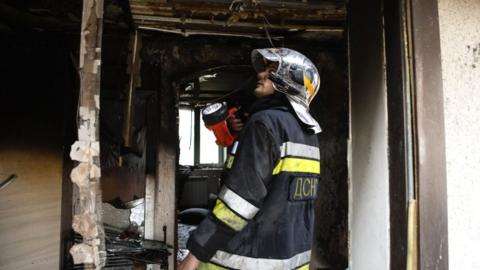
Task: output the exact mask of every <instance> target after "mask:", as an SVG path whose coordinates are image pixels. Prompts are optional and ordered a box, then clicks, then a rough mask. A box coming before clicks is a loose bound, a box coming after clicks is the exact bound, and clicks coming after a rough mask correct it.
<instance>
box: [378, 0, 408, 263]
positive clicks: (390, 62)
mask: <svg viewBox="0 0 480 270" xmlns="http://www.w3.org/2000/svg"><path fill="white" fill-rule="evenodd" d="M400 2H403V1H399V0H394V1H385V2H384V7H385V9H384V12H385V13H384V16H385V17H384V20H385V47H386V48H385V49H386V51H385V53H386V61H387V104H388V134H389V135H388V148H389V178H390V183H389V188H390V261H391V264H390V269H391V270H400V269H405V267H406V259H405V258H406V257H407V211H406V206H407V201H406V198H407V195H406V192H407V185H406V170H405V166H406V164H405V136H404V134H405V124H404V120H405V117H404V103H405V100H404V81H403V78H404V74H403V68H402V62H403V59H402V58H403V56H404V53H403V46H402V44H403V39H402V34H401V33H402V32H401V30H402V26H401V22H402V21H401V13H400V12H401V4H400Z"/></svg>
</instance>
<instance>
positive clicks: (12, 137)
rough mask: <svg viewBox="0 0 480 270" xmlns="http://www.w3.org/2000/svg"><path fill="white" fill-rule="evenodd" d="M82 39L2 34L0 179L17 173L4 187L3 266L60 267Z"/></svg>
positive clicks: (0, 200)
mask: <svg viewBox="0 0 480 270" xmlns="http://www.w3.org/2000/svg"><path fill="white" fill-rule="evenodd" d="M77 42H78V36H77V35H68V34H48V33H43V34H40V33H17V34H12V35H4V34H0V59H1V61H0V78H1V80H0V81H1V83H2V86H1V87H0V89H1V90H0V123H1V128H0V131H1V132H0V181H3V180H4V179H5V178H6V177H7V176H9V175H10V174H16V175H17V178H16V180H15V181H14V182H12V183H11V184H10V185H8V186H7V187H6V188H4V189H2V190H0V216H1V218H0V245H1V246H2V253H1V254H0V262H1V266H0V269H58V268H59V264H60V260H61V255H60V254H61V252H62V251H61V249H62V247H61V241H60V239H61V238H62V237H64V235H62V227H65V226H66V227H67V228H69V221H70V220H71V217H70V216H64V218H63V220H65V221H67V223H65V224H64V223H62V189H63V188H64V187H65V188H68V187H69V185H63V186H62V183H63V181H64V179H63V175H62V172H63V166H64V165H65V163H64V158H65V153H66V152H65V151H68V150H67V149H66V147H65V145H70V144H71V141H73V137H72V133H71V132H70V131H71V130H73V129H72V128H70V129H69V126H70V127H73V126H72V125H74V123H75V116H76V106H75V99H76V96H77V93H76V92H75V89H77V78H76V71H75V68H74V65H73V64H72V61H71V57H70V54H71V53H72V54H75V51H76V47H77V46H78V43H77ZM59 44H62V46H61V47H60V46H58V45H59ZM69 130H70V131H69ZM67 148H68V147H67ZM66 183H69V181H67V182H66ZM70 200H71V199H70ZM67 230H68V229H67Z"/></svg>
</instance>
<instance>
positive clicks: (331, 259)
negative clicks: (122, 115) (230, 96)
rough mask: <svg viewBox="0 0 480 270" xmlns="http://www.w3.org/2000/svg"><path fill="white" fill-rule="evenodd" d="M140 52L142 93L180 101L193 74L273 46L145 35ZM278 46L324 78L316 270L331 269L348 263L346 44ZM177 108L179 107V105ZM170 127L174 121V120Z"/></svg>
mask: <svg viewBox="0 0 480 270" xmlns="http://www.w3.org/2000/svg"><path fill="white" fill-rule="evenodd" d="M143 37H144V38H143V49H142V52H141V57H142V68H141V73H142V75H141V81H142V84H141V89H143V90H156V91H160V92H161V93H163V94H160V99H162V98H163V99H170V104H175V103H173V102H175V101H178V98H177V96H178V91H179V82H180V81H181V79H182V78H184V77H185V76H187V75H190V74H191V73H194V72H199V71H202V70H205V69H207V68H212V67H216V66H221V65H241V64H245V65H249V64H250V52H251V51H252V49H254V48H262V47H269V46H270V45H269V44H268V42H267V41H265V40H253V39H247V38H226V37H199V36H196V37H181V36H177V35H166V34H158V35H155V34H144V35H143ZM276 45H277V46H284V47H289V48H292V49H296V50H298V51H300V52H302V53H304V54H305V55H307V56H308V57H309V58H310V59H312V60H313V61H314V62H315V63H316V65H317V67H318V68H319V71H320V75H321V78H322V83H321V88H320V92H319V94H318V96H317V97H316V98H315V100H314V101H313V103H312V104H311V111H312V114H313V115H314V117H315V118H316V119H317V120H318V122H319V123H320V125H321V126H322V129H323V132H322V133H321V134H320V135H319V139H320V145H321V162H322V181H321V186H320V196H319V199H318V200H317V209H316V212H317V214H316V233H315V234H316V235H315V242H316V245H315V248H314V259H313V261H314V262H315V265H316V266H317V267H322V266H324V265H328V264H329V265H330V268H332V269H341V268H346V267H347V265H348V184H347V178H348V173H347V136H348V94H347V62H346V50H345V46H344V44H343V43H338V44H325V43H320V42H317V43H316V42H315V40H286V41H283V42H281V43H280V42H276ZM176 104H178V103H176ZM170 123H171V128H176V127H175V126H174V123H175V119H170ZM174 134H176V133H173V132H163V133H162V134H160V140H168V141H171V142H177V144H178V138H172V136H173V135H174Z"/></svg>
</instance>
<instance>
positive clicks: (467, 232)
mask: <svg viewBox="0 0 480 270" xmlns="http://www.w3.org/2000/svg"><path fill="white" fill-rule="evenodd" d="M439 16H440V17H439V19H440V37H441V47H442V69H443V89H444V105H445V135H446V154H447V188H448V190H447V192H448V226H449V228H448V234H449V235H448V236H449V238H448V241H449V265H450V267H449V268H450V270H472V269H480V256H479V254H478V250H479V244H480V1H479V0H439Z"/></svg>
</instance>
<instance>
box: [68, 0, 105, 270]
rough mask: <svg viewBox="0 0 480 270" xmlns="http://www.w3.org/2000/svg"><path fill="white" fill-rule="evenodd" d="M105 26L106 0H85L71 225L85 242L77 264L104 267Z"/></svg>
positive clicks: (79, 249) (77, 246) (79, 248)
mask: <svg viewBox="0 0 480 270" xmlns="http://www.w3.org/2000/svg"><path fill="white" fill-rule="evenodd" d="M102 29H103V0H85V1H84V2H83V19H82V27H81V38H80V61H79V72H80V97H79V104H78V105H79V110H78V141H76V142H75V143H74V144H73V145H72V148H71V152H70V157H71V158H72V160H74V161H77V162H79V163H78V165H77V166H76V167H75V168H74V169H73V170H72V172H71V174H70V177H71V179H72V182H73V183H74V184H75V189H74V194H73V198H72V200H73V204H74V207H73V208H74V209H73V210H74V217H73V222H72V228H73V229H74V231H75V232H77V233H79V234H80V235H81V236H82V239H83V240H82V243H78V244H75V245H74V246H73V247H72V248H71V249H70V253H71V254H72V257H73V260H74V263H75V264H80V263H83V264H86V265H91V266H89V267H94V268H95V269H101V268H102V267H103V266H105V261H106V250H105V232H104V230H103V223H102V212H101V211H102V209H101V205H102V196H101V195H102V194H101V190H100V174H101V173H100V142H99V140H100V136H99V124H98V123H99V112H100V66H101V44H102Z"/></svg>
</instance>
